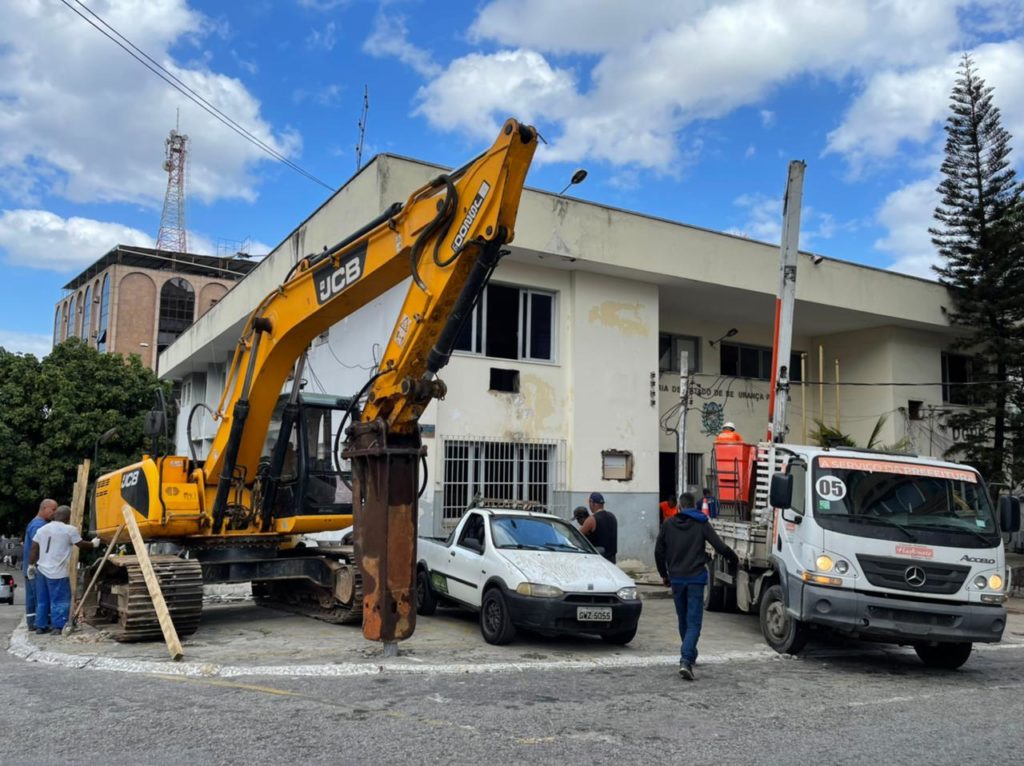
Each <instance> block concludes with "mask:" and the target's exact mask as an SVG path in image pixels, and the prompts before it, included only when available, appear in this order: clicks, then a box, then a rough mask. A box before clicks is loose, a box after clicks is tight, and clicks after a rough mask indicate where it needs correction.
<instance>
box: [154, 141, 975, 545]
mask: <svg viewBox="0 0 1024 766" xmlns="http://www.w3.org/2000/svg"><path fill="white" fill-rule="evenodd" d="M438 170H439V169H438V168H437V167H436V166H433V165H429V164H426V163H422V162H417V161H413V160H409V159H405V158H400V157H396V156H391V155H381V156H378V157H377V158H375V159H374V160H373V161H372V162H371V163H370V164H369V165H367V166H366V167H364V168H363V170H362V171H361V172H360V173H359V174H358V175H357V176H355V177H354V178H353V179H352V180H351V181H350V182H349V183H348V184H347V185H346V186H345V187H344V188H342V189H341V190H339V191H338V192H337V193H336V194H335V195H334V196H333V197H332V198H331V199H330V200H328V201H327V202H326V203H324V205H322V206H321V207H320V208H319V209H318V210H316V211H315V212H313V214H312V215H310V217H309V218H308V219H307V220H305V221H304V222H302V223H301V224H300V225H299V226H298V227H296V229H295V230H294V231H293V232H292V233H291V235H289V237H288V238H287V239H285V240H284V241H283V242H282V243H281V244H280V245H279V246H278V247H277V248H276V249H275V250H274V251H273V252H272V253H271V254H270V255H269V256H268V257H267V258H266V260H265V261H263V262H262V263H261V264H260V265H259V266H258V267H257V268H256V269H255V270H253V272H252V273H251V274H249V275H248V276H247V277H246V278H245V279H244V280H242V281H241V282H240V283H238V284H237V285H236V286H235V287H234V289H232V290H231V291H230V292H229V293H228V294H227V295H225V296H224V297H223V298H222V299H221V300H220V301H219V303H218V304H217V305H216V306H214V307H213V309H211V310H210V311H209V312H208V313H207V314H205V315H204V316H202V317H201V318H200V319H199V320H198V321H197V322H196V323H195V324H194V325H193V326H192V327H191V328H190V329H189V330H188V331H186V332H185V334H184V335H182V336H181V337H180V338H179V339H178V341H177V342H175V343H174V344H173V345H172V346H171V347H170V348H169V349H168V350H167V351H166V352H165V353H164V354H162V355H161V357H160V370H161V375H162V376H163V377H167V378H173V379H177V380H180V381H181V398H182V402H181V404H182V412H183V413H187V412H188V411H189V410H190V409H191V408H192V406H193V405H194V404H195V403H196V402H205V403H207V404H208V405H210V406H216V404H217V401H218V398H219V396H220V393H221V391H222V390H223V381H224V375H225V370H226V367H227V364H228V363H229V361H230V356H231V353H232V350H233V348H234V344H235V342H236V340H237V338H238V335H239V332H240V330H241V328H242V325H243V323H244V321H245V319H246V317H247V316H248V314H249V312H250V311H251V309H252V308H253V306H254V305H255V304H256V302H257V301H258V300H259V299H260V298H261V297H263V296H264V295H265V294H266V293H268V292H270V291H271V290H272V289H273V288H274V287H275V286H276V285H277V284H278V283H279V281H280V280H281V279H282V278H283V277H284V276H285V274H286V273H287V271H288V270H289V269H290V268H291V266H292V265H293V264H294V263H295V262H296V260H297V259H299V258H301V257H303V256H305V255H307V254H310V253H315V252H318V251H320V250H321V249H322V248H323V247H324V246H330V245H333V244H334V243H335V242H337V241H339V240H340V239H342V238H343V237H344V236H346V235H347V234H349V233H350V232H351V231H353V230H355V229H357V228H358V227H359V226H361V225H362V224H363V223H365V222H366V221H368V220H370V219H371V218H373V217H374V216H376V215H377V214H379V213H380V212H381V211H382V210H383V209H384V208H385V207H386V206H387V205H388V204H390V203H391V202H394V201H404V200H405V199H406V197H407V196H408V194H409V192H410V191H412V190H413V189H415V188H417V187H418V186H420V185H421V184H423V183H424V182H426V181H427V180H429V179H430V178H432V177H434V176H436V175H437V173H438ZM511 250H512V252H511V255H509V256H507V257H506V258H505V260H504V261H502V263H501V265H500V266H499V268H498V270H497V272H496V273H495V276H494V278H493V280H492V283H491V285H490V287H489V288H488V291H487V293H486V295H485V296H484V299H483V301H482V302H481V305H480V307H479V308H478V309H477V315H476V316H475V317H474V321H473V323H472V328H470V329H469V330H468V331H467V332H466V333H465V334H464V337H463V339H462V341H461V342H460V348H461V350H460V351H459V352H457V353H456V354H455V355H454V356H453V358H452V361H451V364H450V365H449V366H448V367H447V368H446V369H445V370H443V371H442V373H441V377H442V378H443V379H444V380H445V382H446V383H447V384H448V390H449V393H448V397H447V399H446V400H444V401H442V402H435V403H433V404H432V405H431V406H430V407H429V408H428V409H427V411H426V412H425V414H424V416H423V418H422V421H421V422H422V424H423V427H424V436H425V437H426V438H425V442H426V444H427V447H428V451H429V457H428V465H429V471H430V480H429V482H428V486H427V489H426V492H425V493H424V496H423V497H422V498H421V508H422V511H421V530H423V531H424V532H426V533H429V532H430V531H431V530H433V532H435V533H440V532H441V531H442V529H443V528H444V527H445V526H446V525H447V524H449V523H454V521H455V519H457V518H458V516H459V514H460V513H461V510H462V509H463V508H464V505H465V502H466V500H467V499H468V498H469V497H471V496H472V495H473V494H474V493H476V492H478V491H479V492H483V493H484V494H485V495H495V494H501V495H505V496H515V497H517V498H530V499H537V500H541V501H543V502H545V503H547V504H548V505H549V506H550V507H551V508H553V509H554V510H555V511H556V512H557V513H559V514H561V515H563V516H566V517H569V514H570V513H571V511H572V508H573V507H575V506H576V505H580V504H585V501H586V498H587V496H588V495H589V493H590V492H592V491H599V492H601V493H603V494H604V496H605V498H606V501H607V507H608V508H609V509H610V510H612V511H613V512H614V513H615V514H616V516H617V517H618V520H619V530H620V531H619V538H620V539H619V557H620V560H621V559H624V558H639V559H642V560H645V561H650V560H651V559H652V556H653V554H652V549H653V542H654V537H655V535H656V532H657V523H658V522H657V520H658V511H657V508H658V501H659V500H660V499H661V496H662V495H663V494H664V493H665V492H667V491H668V490H669V489H670V488H671V487H672V486H673V483H674V473H673V471H674V450H675V437H674V435H672V434H669V433H666V432H664V431H663V429H662V428H661V427H660V425H659V420H660V419H661V416H662V415H663V413H665V412H666V411H668V410H669V409H670V408H672V407H673V406H674V405H676V404H677V403H678V401H679V399H678V382H679V374H678V371H677V369H675V368H677V367H678V361H677V360H678V351H679V350H681V349H683V348H685V349H687V350H688V351H689V354H690V359H691V366H692V367H693V369H694V372H695V377H694V378H693V380H694V382H695V383H696V384H698V385H697V389H696V395H695V396H694V400H693V408H692V409H691V410H690V413H689V416H688V421H687V422H688V427H687V430H688V435H687V452H688V453H689V461H688V463H689V471H688V473H689V476H690V483H691V484H692V485H694V486H697V487H699V486H701V485H702V484H703V483H704V481H703V476H704V475H705V473H706V470H707V469H708V468H709V453H710V449H711V443H712V438H713V432H714V431H715V429H717V428H718V426H719V425H720V423H721V422H722V421H723V420H731V421H733V422H734V423H736V425H737V427H738V430H739V431H740V433H742V434H743V435H744V436H746V438H747V440H748V441H757V440H759V439H761V438H763V437H764V432H765V429H766V426H767V421H768V412H767V388H768V384H767V381H766V378H767V377H768V371H769V367H770V360H771V352H770V345H771V328H772V321H773V311H774V293H775V289H776V284H777V281H778V276H777V274H778V263H779V254H778V245H777V244H775V245H772V244H764V243H760V242H754V241H751V240H748V239H743V238H740V237H735V236H731V235H727V234H722V233H718V232H713V231H708V230H705V229H700V228H697V227H694V226H688V225H684V224H680V223H675V222H672V221H667V220H663V219H657V218H652V217H649V216H645V215H642V214H639V213H634V212H629V211H624V210H617V209H614V208H609V207H605V206H601V205H595V204H590V203H587V202H583V201H579V200H575V199H568V198H564V197H560V196H556V195H554V194H549V193H546V192H542V191H536V190H530V189H527V190H526V191H525V192H524V194H523V200H522V205H521V208H520V214H519V219H518V222H517V225H516V238H515V242H514V244H513V245H512V247H511ZM814 260H819V259H812V258H810V257H806V256H802V257H801V258H800V267H799V273H798V279H797V306H796V320H795V336H794V338H793V350H794V351H795V352H797V355H798V356H797V359H799V354H801V353H804V354H806V355H807V356H806V370H805V373H804V375H805V380H813V381H817V380H818V379H819V375H818V366H819V354H820V356H821V358H822V359H823V360H824V380H825V381H826V384H825V385H822V386H819V385H816V384H815V385H808V386H806V388H801V387H800V385H799V384H796V383H794V385H793V389H792V396H791V405H790V407H789V427H790V437H789V441H800V440H801V438H802V435H803V432H804V428H805V415H806V428H807V429H808V430H813V428H814V422H813V421H814V420H815V419H817V418H818V417H819V416H823V419H824V421H825V422H826V423H828V424H830V425H834V424H835V421H836V419H837V417H838V418H839V419H840V427H841V430H842V431H844V432H847V433H850V434H851V435H852V436H853V437H854V438H855V439H857V440H858V442H860V443H863V442H864V441H866V439H867V436H868V434H869V433H870V432H871V430H872V428H873V426H874V425H875V423H876V422H877V420H878V418H879V416H881V415H885V416H886V417H887V420H886V423H885V427H884V428H883V430H882V434H881V441H882V442H883V443H894V442H896V441H898V440H899V439H902V438H904V437H906V438H908V439H910V440H911V442H912V444H913V448H914V449H916V450H917V451H919V452H921V453H925V454H941V452H942V451H943V449H944V448H945V447H946V446H948V444H949V443H950V441H951V439H950V434H949V433H948V432H946V431H945V429H944V427H943V425H942V423H943V415H944V413H945V412H947V411H948V409H949V408H950V407H951V406H955V403H956V402H957V401H959V400H960V399H961V398H962V393H963V391H962V389H957V388H956V386H955V383H957V382H961V381H963V380H965V379H966V376H967V374H968V369H967V367H966V365H965V364H964V363H963V361H962V360H961V359H960V358H959V357H956V356H954V355H951V354H947V353H946V349H947V348H948V347H949V345H950V342H951V339H952V337H953V333H952V330H951V329H950V327H949V323H948V321H947V319H946V310H945V309H946V307H947V306H949V305H950V299H949V296H948V294H947V293H946V290H945V289H944V288H943V287H942V286H940V285H938V284H937V283H933V282H928V281H925V280H921V279H916V278H912V277H907V276H901V275H898V274H894V273H891V272H886V271H881V270H877V269H872V268H868V267H864V266H858V265H854V264H851V263H844V262H839V261H834V260H831V259H828V258H826V259H824V260H821V262H820V263H817V264H816V263H814V262H813V261H814ZM405 289H406V285H404V284H403V285H401V286H399V287H398V288H396V289H395V290H393V291H391V293H389V294H387V295H384V296H381V298H380V299H378V300H377V301H375V302H374V304H372V305H370V306H368V307H366V308H365V309H364V310H362V311H361V312H359V313H358V314H357V315H354V316H352V317H350V318H348V319H346V320H345V321H343V322H341V323H339V324H338V325H336V326H335V327H333V328H332V329H331V331H330V333H329V334H328V335H327V337H321V338H320V339H318V340H317V342H315V343H314V345H313V348H312V351H311V353H310V357H309V366H308V370H307V374H306V379H307V386H306V390H308V391H321V390H323V391H327V392H330V393H337V394H353V393H355V392H356V391H357V390H358V389H359V388H360V386H361V385H362V383H363V382H364V381H365V380H366V379H367V377H368V376H369V375H370V370H371V369H373V367H374V361H375V353H377V352H378V351H379V349H380V347H381V346H382V345H383V344H384V342H385V340H386V339H387V338H388V336H389V334H390V333H391V331H392V329H393V326H394V322H395V320H396V315H397V312H398V307H399V305H400V298H401V295H402V294H404V291H405ZM732 329H735V330H736V332H735V333H734V334H733V335H731V336H729V337H725V338H723V337H722V336H725V335H727V333H728V332H729V331H730V330H732ZM720 339H721V340H720ZM837 360H838V371H839V375H840V380H841V382H844V383H846V384H853V383H860V384H870V385H843V386H841V387H838V388H837V387H836V386H835V385H834V382H835V375H836V370H837V367H836V361H837ZM798 371H799V362H797V364H796V366H795V370H794V372H798ZM943 381H945V382H947V383H949V384H954V385H947V386H941V385H937V384H938V383H940V382H943ZM910 383H914V384H927V385H915V386H910V385H906V384H910ZM897 384H898V385H897ZM837 391H839V394H838V397H837V394H836V392H837ZM201 420H202V419H201V418H198V417H197V418H196V422H195V423H194V424H193V434H192V436H193V443H194V446H195V447H196V449H197V451H198V454H200V455H203V454H205V453H204V452H203V450H204V449H205V448H206V447H207V446H208V445H209V442H210V439H211V437H212V434H213V428H214V426H213V424H212V422H210V421H209V420H206V421H205V422H200V421H201ZM179 425H180V426H181V427H179V429H178V440H179V445H178V447H179V449H180V450H182V454H187V445H186V436H185V429H184V427H183V423H181V424H179Z"/></svg>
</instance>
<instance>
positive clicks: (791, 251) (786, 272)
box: [768, 160, 807, 442]
mask: <svg viewBox="0 0 1024 766" xmlns="http://www.w3.org/2000/svg"><path fill="white" fill-rule="evenodd" d="M806 168H807V163H805V162H803V161H802V160H793V161H792V162H790V163H789V177H788V178H787V180H786V198H785V202H784V204H783V210H782V243H781V245H780V247H779V250H780V260H781V263H780V268H779V292H778V294H777V295H776V297H775V338H774V342H773V343H772V378H771V385H770V386H769V389H768V414H769V417H770V418H771V420H770V422H769V424H768V441H770V442H783V441H785V439H786V403H787V401H788V399H789V379H790V377H791V375H790V369H789V358H790V356H791V354H792V351H793V310H794V307H795V305H796V264H797V257H798V255H799V253H800V205H801V202H802V200H803V195H804V170H805V169H806Z"/></svg>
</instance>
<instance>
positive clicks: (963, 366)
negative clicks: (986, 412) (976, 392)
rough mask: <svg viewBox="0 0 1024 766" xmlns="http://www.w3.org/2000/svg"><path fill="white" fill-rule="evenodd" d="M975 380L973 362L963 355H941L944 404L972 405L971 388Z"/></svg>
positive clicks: (944, 353)
mask: <svg viewBox="0 0 1024 766" xmlns="http://www.w3.org/2000/svg"><path fill="white" fill-rule="evenodd" d="M974 380H975V375H974V360H973V359H971V358H970V357H969V356H964V355H963V354H948V353H946V352H943V353H942V401H943V403H944V404H973V403H974V397H973V396H972V395H971V394H972V392H971V386H970V385H968V384H970V383H973V382H974Z"/></svg>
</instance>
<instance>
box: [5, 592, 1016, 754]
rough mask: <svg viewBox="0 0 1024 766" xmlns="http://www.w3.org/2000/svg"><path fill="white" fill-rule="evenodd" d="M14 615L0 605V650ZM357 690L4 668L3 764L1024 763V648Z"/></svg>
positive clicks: (322, 681)
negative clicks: (930, 659)
mask: <svg viewBox="0 0 1024 766" xmlns="http://www.w3.org/2000/svg"><path fill="white" fill-rule="evenodd" d="M20 617H21V609H19V608H18V607H8V606H6V605H5V606H2V607H0V636H3V637H6V636H7V635H9V634H10V632H11V631H12V630H13V629H14V627H15V626H16V624H17V622H18V621H19V620H20ZM697 670H698V680H697V681H696V682H694V683H687V682H684V681H682V680H680V679H679V678H677V677H676V675H675V667H673V666H671V665H668V666H666V667H664V668H662V667H649V668H632V669H624V670H623V669H595V670H573V671H547V672H545V671H528V672H513V673H491V674H465V675H437V676H409V675H405V676H399V675H387V674H382V675H379V676H358V677H350V678H338V677H334V678H315V677H314V678H278V677H274V678H258V677H250V678H245V679H244V680H241V681H234V680H228V679H222V678H205V679H204V678H181V677H166V676H159V675H144V674H125V673H113V672H107V671H99V670H90V671H81V670H73V669H68V668H60V667H52V666H47V665H43V664H39V663H29V662H25V661H23V660H21V659H19V658H17V657H14V656H12V655H10V654H7V653H3V654H0V678H2V679H3V681H2V686H0V688H2V690H3V699H4V702H3V704H2V708H0V709H2V710H3V713H2V714H0V764H5V765H6V764H19V766H20V765H21V764H79V763H81V764H108V763H142V764H178V765H180V764H263V763H288V762H292V763H300V762H301V763H303V764H305V763H312V764H317V763H331V764H350V763H351V764H376V763H398V764H401V763H445V764H482V763H486V764H489V766H493V765H494V764H505V763H521V762H529V763H531V764H548V763H558V764H562V765H564V764H570V763H587V764H604V763H615V764H618V766H622V765H623V764H662V763H687V764H701V763H715V764H719V763H726V762H727V763H730V764H737V765H738V764H755V763H756V764H762V765H763V764H796V763H810V764H860V763H869V762H878V763H882V764H892V765H894V766H895V765H897V764H929V765H932V764H965V763H986V764H1010V763H1014V764H1016V763H1021V762H1022V760H1024V755H1022V753H1021V748H1022V744H1021V737H1020V734H1019V731H1020V723H1019V722H1020V721H1021V720H1024V695H1022V694H1021V692H1022V691H1024V647H1022V646H1020V645H1017V646H1016V647H1012V648H1004V649H998V648H997V649H988V650H982V651H979V652H977V653H976V654H975V656H973V657H972V658H971V660H970V661H969V662H968V664H967V665H966V666H965V667H964V668H963V669H961V670H959V671H956V672H951V673H949V672H939V671H934V670H929V669H927V668H925V667H924V666H922V665H921V664H920V663H919V662H918V660H917V658H916V656H914V654H913V653H912V652H906V651H903V650H887V651H881V650H879V649H877V648H876V647H872V646H870V645H853V646H849V645H839V644H835V645H830V644H824V645H821V644H819V645H818V646H817V647H815V648H814V649H813V651H812V652H811V653H810V654H809V655H808V656H807V657H803V658H801V659H783V658H778V659H750V660H746V661H735V662H727V663H723V664H713V665H700V666H698V668H697Z"/></svg>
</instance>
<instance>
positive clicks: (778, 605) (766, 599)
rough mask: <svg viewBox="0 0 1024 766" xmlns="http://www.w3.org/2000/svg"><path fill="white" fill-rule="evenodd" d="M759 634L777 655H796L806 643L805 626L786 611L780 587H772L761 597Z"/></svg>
mask: <svg viewBox="0 0 1024 766" xmlns="http://www.w3.org/2000/svg"><path fill="white" fill-rule="evenodd" d="M761 634H762V635H763V636H764V640H765V641H766V642H767V644H768V646H770V647H771V648H772V649H774V650H775V651H777V652H778V653H779V654H796V653H798V652H799V651H800V650H801V649H803V648H804V644H806V643H807V626H806V625H804V624H803V623H802V622H800V620H795V619H793V617H792V615H790V614H789V612H787V611H786V601H785V598H784V594H783V593H782V586H781V585H772V586H771V587H770V588H768V590H767V591H765V594H764V596H762V597H761Z"/></svg>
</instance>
